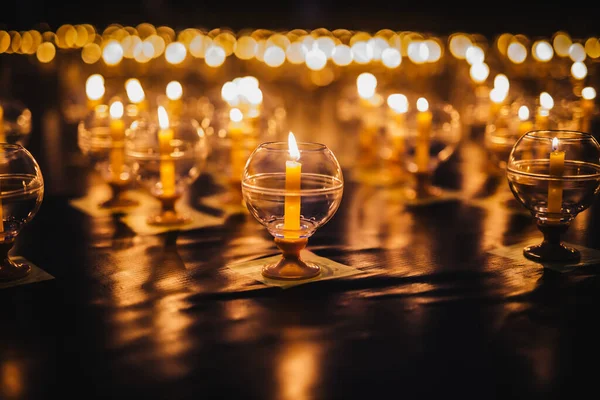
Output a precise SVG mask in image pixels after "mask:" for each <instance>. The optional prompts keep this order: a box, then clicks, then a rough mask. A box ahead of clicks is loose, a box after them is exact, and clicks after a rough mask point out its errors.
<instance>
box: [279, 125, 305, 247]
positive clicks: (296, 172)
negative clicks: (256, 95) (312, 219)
mask: <svg viewBox="0 0 600 400" xmlns="http://www.w3.org/2000/svg"><path fill="white" fill-rule="evenodd" d="M288 147H289V152H290V160H288V161H286V162H285V190H286V192H288V193H289V192H292V193H293V194H289V195H286V196H285V205H284V214H283V229H284V237H285V238H289V239H293V238H298V237H299V231H300V204H301V202H300V200H301V198H300V188H301V173H302V164H301V163H300V162H299V161H298V160H300V150H298V145H297V144H296V138H295V137H294V134H293V133H292V132H290V134H289V136H288Z"/></svg>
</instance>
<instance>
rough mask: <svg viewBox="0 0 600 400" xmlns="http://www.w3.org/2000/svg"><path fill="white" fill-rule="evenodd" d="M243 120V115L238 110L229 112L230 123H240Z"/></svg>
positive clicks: (233, 109)
mask: <svg viewBox="0 0 600 400" xmlns="http://www.w3.org/2000/svg"><path fill="white" fill-rule="evenodd" d="M243 118H244V114H242V112H241V111H240V109H239V108H232V109H231V110H229V119H230V120H231V121H232V122H240V121H241V120H242V119H243Z"/></svg>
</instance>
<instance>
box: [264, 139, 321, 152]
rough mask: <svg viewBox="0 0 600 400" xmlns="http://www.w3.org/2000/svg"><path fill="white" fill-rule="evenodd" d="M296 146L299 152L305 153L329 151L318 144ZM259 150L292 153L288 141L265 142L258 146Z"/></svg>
mask: <svg viewBox="0 0 600 400" xmlns="http://www.w3.org/2000/svg"><path fill="white" fill-rule="evenodd" d="M296 144H297V145H298V150H300V151H303V152H319V151H324V150H328V147H327V146H325V145H324V144H322V143H317V142H296ZM258 148H259V149H261V148H262V149H266V150H269V151H276V152H285V153H288V152H289V151H290V149H289V147H288V142H287V141H285V142H284V141H278V142H275V141H273V142H264V143H261V144H260V145H259V146H258Z"/></svg>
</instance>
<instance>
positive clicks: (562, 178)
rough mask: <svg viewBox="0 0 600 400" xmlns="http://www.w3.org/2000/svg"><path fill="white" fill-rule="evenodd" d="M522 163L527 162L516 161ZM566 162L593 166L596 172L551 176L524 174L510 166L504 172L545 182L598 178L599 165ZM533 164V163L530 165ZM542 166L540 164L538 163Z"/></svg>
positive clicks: (572, 161)
mask: <svg viewBox="0 0 600 400" xmlns="http://www.w3.org/2000/svg"><path fill="white" fill-rule="evenodd" d="M523 161H528V160H521V161H517V162H523ZM567 162H571V163H574V164H582V165H587V166H593V167H595V168H596V170H597V171H598V172H597V173H595V174H585V175H563V176H552V175H550V174H536V173H532V172H525V171H522V170H516V169H514V168H512V167H510V166H507V168H506V170H507V171H508V172H510V173H512V174H515V175H521V176H526V177H530V178H535V179H542V180H547V181H583V180H587V179H594V178H595V179H598V178H600V164H592V163H589V162H585V161H577V160H567V161H566V163H567ZM532 164H535V163H532ZM539 164H542V163H539ZM543 164H544V165H547V164H548V163H547V162H546V161H544V162H543Z"/></svg>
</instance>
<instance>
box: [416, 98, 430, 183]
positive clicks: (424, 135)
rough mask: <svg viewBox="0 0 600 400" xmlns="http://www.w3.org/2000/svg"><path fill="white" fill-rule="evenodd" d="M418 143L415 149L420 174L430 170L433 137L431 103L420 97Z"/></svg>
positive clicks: (418, 106)
mask: <svg viewBox="0 0 600 400" xmlns="http://www.w3.org/2000/svg"><path fill="white" fill-rule="evenodd" d="M417 110H419V112H418V113H417V143H416V148H415V163H416V164H417V171H418V172H427V171H428V169H429V139H430V135H431V121H432V118H433V116H432V114H431V111H429V102H428V101H427V99H426V98H424V97H420V98H419V99H418V100H417Z"/></svg>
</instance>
